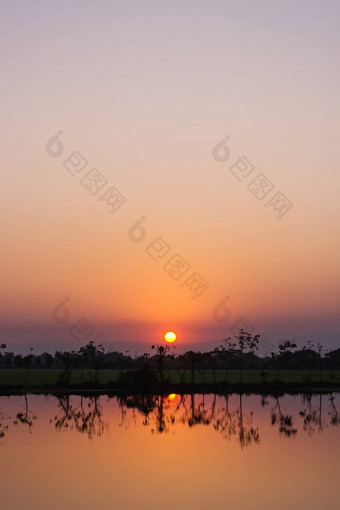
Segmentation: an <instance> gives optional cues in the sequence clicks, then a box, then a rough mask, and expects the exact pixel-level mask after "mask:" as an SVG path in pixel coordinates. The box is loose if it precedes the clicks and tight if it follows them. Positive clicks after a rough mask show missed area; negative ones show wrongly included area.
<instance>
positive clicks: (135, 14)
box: [0, 0, 340, 350]
mask: <svg viewBox="0 0 340 510" xmlns="http://www.w3.org/2000/svg"><path fill="white" fill-rule="evenodd" d="M0 10H1V15H0V19H1V21H0V23H1V30H0V40H1V50H0V51H1V55H0V60H1V70H2V79H1V82H0V98H1V104H2V109H1V110H2V115H1V118H0V123H1V127H2V135H1V136H2V151H1V153H0V169H1V181H2V188H1V201H0V211H1V218H2V221H1V224H0V234H1V237H0V239H1V265H0V272H1V296H0V325H1V330H0V337H1V338H0V340H1V341H5V342H6V343H7V345H8V348H10V349H11V350H15V349H16V350H20V348H21V350H25V349H26V348H27V346H28V345H31V344H32V345H34V346H36V347H37V349H38V350H52V349H54V348H55V347H57V346H58V347H65V346H66V345H71V344H72V342H73V344H74V346H75V342H74V340H73V339H72V337H71V336H70V333H69V329H70V327H72V325H73V324H74V323H75V322H76V321H77V320H78V319H79V318H86V320H87V321H88V322H89V323H90V324H91V325H92V327H93V328H94V330H95V333H96V334H97V333H98V335H99V334H102V335H104V336H105V339H106V341H107V342H112V343H113V344H114V345H116V346H119V347H121V345H125V346H126V348H130V347H131V348H137V347H138V342H146V343H149V344H150V343H153V342H155V341H157V340H160V339H161V337H162V334H163V333H164V331H166V330H168V329H170V330H171V329H172V330H174V331H176V332H177V333H178V334H179V340H180V341H181V342H182V345H184V344H185V345H187V344H191V346H192V347H198V346H199V344H201V342H211V343H213V342H214V341H215V340H220V339H221V338H224V337H226V336H228V335H230V327H232V326H233V324H235V322H237V321H238V320H239V318H240V317H246V319H247V320H248V321H249V323H251V324H252V325H253V326H254V328H255V330H256V332H260V333H262V334H264V335H266V337H267V338H269V339H270V340H272V341H273V342H276V341H277V340H278V339H280V338H295V339H297V340H298V341H299V342H303V341H305V340H306V339H312V340H315V341H320V340H321V341H323V342H324V343H325V344H327V345H328V346H329V347H336V346H338V344H339V329H340V328H339V297H340V296H339V294H340V293H339V279H340V278H339V262H338V261H339V226H340V225H339V222H340V221H339V219H340V211H339V209H340V206H339V199H338V194H339V184H340V176H339V171H338V166H339V157H338V133H339V127H340V126H339V125H340V121H339V113H340V111H339V86H340V83H339V82H340V79H339V78H340V72H339V50H340V26H339V25H340V4H339V2H337V1H300V0H297V1H296V0H294V1H269V0H267V1H257V2H251V1H239V2H235V1H234V2H229V1H204V2H202V1H195V2H194V1H186V2H183V1H177V0H175V1H172V2H165V1H157V2H156V1H146V2H137V1H111V2H101V1H99V2H87V1H81V2H78V1H71V2H68V1H58V2H52V1H47V2H46V1H44V2H35V1H31V2H24V1H16V2H11V1H3V0H2V1H1V2H0ZM59 130H62V131H63V135H62V136H61V140H62V143H63V146H64V151H63V153H62V154H61V155H60V156H59V157H51V156H50V155H48V154H47V152H46V149H45V147H46V143H47V142H48V141H49V140H50V139H51V138H52V137H53V136H54V135H55V134H56V133H57V132H58V131H59ZM226 135H227V136H229V137H230V139H229V140H228V143H227V145H228V148H229V150H230V158H229V159H228V161H226V162H222V163H221V162H217V161H216V160H215V159H214V158H213V155H212V150H213V148H214V147H215V146H216V144H217V143H218V142H219V141H220V140H221V139H223V138H224V137H225V136H226ZM74 151H79V152H80V153H81V154H82V156H83V157H84V158H85V159H86V160H87V162H88V165H87V167H86V168H85V169H84V170H83V172H82V173H81V174H79V176H72V175H71V174H70V173H69V172H68V171H67V170H66V169H65V168H64V167H63V162H64V161H65V160H66V159H67V158H68V157H69V155H70V153H72V152H74ZM241 156H246V157H247V158H248V160H249V161H250V162H251V163H252V164H253V165H254V167H255V170H254V171H253V173H252V175H251V176H250V177H249V178H248V179H247V180H245V181H244V182H239V181H238V180H237V179H236V178H235V176H234V175H233V174H232V173H231V171H230V167H231V166H232V165H233V164H234V163H235V162H236V161H237V160H238V158H239V157H241ZM92 168H97V169H98V170H100V171H101V173H102V174H103V175H104V176H105V178H106V179H107V181H108V182H107V184H106V186H105V187H104V188H103V190H102V191H101V192H100V193H98V194H96V195H94V196H92V195H91V194H90V193H89V192H88V191H87V190H86V189H85V188H84V187H83V186H82V185H81V183H80V181H81V179H82V177H83V176H84V175H85V174H86V173H87V172H88V171H90V170H91V169H92ZM260 172H263V173H264V174H265V175H266V176H267V177H268V178H269V179H270V181H271V182H272V183H273V185H275V189H274V190H273V191H272V192H271V193H270V194H269V195H268V197H267V198H265V199H264V200H263V201H259V200H258V199H257V198H255V197H254V196H253V195H252V194H251V193H250V191H249V189H248V188H247V185H248V184H249V183H250V182H251V180H252V179H253V177H255V176H256V175H257V174H258V173H260ZM110 186H115V187H116V188H118V189H119V191H120V192H121V193H122V194H123V195H124V196H125V197H126V199H127V201H126V203H125V204H124V205H123V206H122V207H121V208H120V209H119V210H117V211H116V212H115V213H114V214H110V213H109V212H108V207H107V204H105V202H103V201H100V200H99V198H100V196H101V195H102V194H103V193H104V192H105V191H106V190H108V189H109V187H110ZM278 191H281V192H282V193H284V194H285V195H286V197H288V198H289V200H290V201H291V202H292V203H293V204H294V205H293V207H292V209H291V210H290V211H288V213H287V214H286V215H285V216H284V217H283V218H281V219H280V220H278V219H277V218H276V217H275V211H274V210H273V208H272V207H269V206H267V207H266V206H265V204H266V202H267V201H268V200H269V199H270V198H272V197H273V196H274V195H275V193H276V192H278ZM141 216H144V217H145V218H146V220H145V221H144V224H143V225H144V228H145V230H146V238H145V240H144V241H142V242H140V243H135V242H133V241H132V240H131V239H130V238H129V236H128V230H129V228H130V227H131V225H132V224H134V223H135V222H136V221H137V220H138V219H140V217H141ZM156 237H162V238H163V240H164V241H165V242H166V243H167V245H168V246H169V247H170V251H169V252H168V254H167V255H166V256H165V257H164V258H163V259H161V260H160V261H159V262H158V263H157V262H155V261H154V260H152V258H150V256H149V255H148V254H147V253H146V251H145V250H146V248H147V246H148V245H149V244H150V243H151V242H152V241H153V240H154V238H156ZM175 253H179V254H180V255H181V256H182V257H183V258H184V259H185V260H186V261H187V263H188V264H189V265H190V270H189V271H188V272H187V274H186V275H185V276H183V277H182V278H181V279H180V280H179V281H178V282H176V281H174V280H172V279H171V278H170V277H169V276H168V275H167V274H166V272H165V271H164V270H163V268H162V266H163V264H164V263H165V262H166V261H167V260H168V259H169V258H170V257H171V256H172V255H174V254H175ZM192 272H197V273H199V274H200V275H201V276H202V277H203V278H204V280H205V281H206V282H207V283H208V284H209V287H208V289H207V290H206V291H205V292H204V293H203V294H202V295H201V296H200V297H199V298H198V299H197V300H194V299H192V297H191V295H190V292H189V289H188V288H186V287H185V286H181V284H182V283H183V282H184V281H185V280H186V278H187V277H188V276H190V274H191V273H192ZM226 296H227V297H228V298H229V301H228V304H227V306H228V309H229V315H230V317H229V315H228V317H229V318H228V320H225V321H224V322H216V320H215V319H214V317H213V310H214V309H215V307H216V306H217V305H218V304H219V303H220V302H221V300H223V299H224V298H225V297H226ZM65 297H68V298H69V302H68V303H67V306H68V310H69V313H70V316H69V319H68V322H67V323H63V324H61V322H56V321H55V315H53V313H52V311H53V310H54V309H55V307H56V306H57V305H58V304H59V303H60V302H61V301H62V300H63V299H64V298H65ZM53 317H54V318H53ZM91 335H92V333H91ZM124 342H125V344H124ZM178 345H179V346H180V342H179V343H178ZM20 346H21V347H20ZM136 346H137V347H136Z"/></svg>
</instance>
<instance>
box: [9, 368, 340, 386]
mask: <svg viewBox="0 0 340 510" xmlns="http://www.w3.org/2000/svg"><path fill="white" fill-rule="evenodd" d="M122 372H127V371H126V370H100V371H99V382H100V383H101V384H107V383H108V382H109V381H112V382H116V381H117V379H118V377H119V375H120V374H121V373H122ZM60 373H61V370H59V369H29V370H28V372H27V371H26V370H25V369H15V368H13V369H5V368H4V369H0V386H8V385H10V386H27V387H29V388H33V387H42V386H54V385H56V383H57V382H58V379H59V376H60ZM165 377H166V379H167V381H168V382H169V383H172V384H179V383H180V382H181V377H182V380H183V382H184V383H188V384H189V383H190V382H191V373H190V371H188V370H187V371H181V375H180V374H179V373H178V371H177V370H168V371H166V372H165ZM93 379H94V372H93V371H92V370H84V371H83V373H81V371H80V370H73V371H72V374H71V379H70V384H71V385H77V384H80V383H81V382H91V381H93ZM277 380H279V381H281V382H282V383H284V384H294V383H296V384H304V383H306V384H310V383H312V384H314V385H317V384H318V383H319V382H320V374H319V371H318V370H314V371H311V372H309V371H301V370H282V371H280V372H276V371H266V372H264V373H262V371H261V370H243V372H242V382H243V383H244V384H254V385H259V384H264V383H272V382H276V381H277ZM215 382H216V383H229V384H239V382H240V373H239V371H238V370H229V371H226V370H216V372H215V377H214V373H213V371H212V370H204V371H196V373H195V384H200V385H202V384H203V385H204V384H214V383H215ZM321 382H322V383H323V384H325V383H330V384H333V385H340V370H338V371H333V372H331V371H323V372H322V373H321Z"/></svg>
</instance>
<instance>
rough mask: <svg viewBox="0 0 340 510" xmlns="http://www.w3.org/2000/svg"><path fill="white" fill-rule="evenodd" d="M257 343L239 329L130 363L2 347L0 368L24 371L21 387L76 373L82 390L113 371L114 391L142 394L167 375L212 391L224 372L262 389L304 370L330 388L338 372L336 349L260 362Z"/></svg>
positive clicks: (102, 355) (290, 348) (123, 357)
mask: <svg viewBox="0 0 340 510" xmlns="http://www.w3.org/2000/svg"><path fill="white" fill-rule="evenodd" d="M260 338H261V337H260V335H251V334H250V333H248V332H246V331H244V330H243V329H241V330H240V332H239V334H238V335H236V336H235V337H234V338H233V339H232V338H230V337H228V338H226V339H224V340H223V341H222V342H221V343H220V345H218V346H217V347H216V348H215V349H213V350H211V351H208V352H200V351H192V350H190V351H187V352H185V353H183V354H178V355H176V353H175V348H174V347H173V346H170V345H168V344H165V345H153V346H152V347H151V350H152V354H150V353H144V354H143V355H141V356H135V357H134V358H133V357H131V356H130V355H129V354H128V353H125V354H124V353H120V352H115V351H107V350H106V349H105V347H104V346H103V345H101V344H98V345H96V344H95V343H94V342H93V341H89V342H88V343H87V344H86V345H84V346H82V347H80V349H79V350H78V351H57V352H56V353H55V354H54V355H52V354H50V353H47V352H44V353H43V354H40V355H35V354H34V353H33V348H31V349H30V352H29V354H27V355H26V356H22V355H20V354H17V355H15V354H14V353H11V352H7V351H5V349H6V345H5V344H2V345H0V367H1V368H22V369H25V373H26V382H27V378H28V374H29V369H31V368H36V369H39V368H44V369H56V368H57V369H59V370H60V376H59V380H58V385H59V386H69V385H70V379H71V374H72V372H73V371H75V370H77V371H79V372H80V384H83V383H84V384H85V379H86V384H89V383H91V384H92V385H94V386H99V385H100V381H99V374H100V371H101V370H102V369H107V370H115V369H116V370H121V371H122V372H121V374H120V376H119V378H118V381H116V385H119V386H124V385H125V386H127V387H133V388H136V389H138V388H139V389H140V390H141V391H152V390H153V389H155V388H156V387H157V388H159V387H161V388H162V387H164V385H166V383H167V373H168V371H173V372H175V373H176V377H177V379H178V381H179V384H181V386H182V387H184V386H185V385H195V384H196V382H197V375H198V374H200V383H201V384H203V385H204V384H205V383H206V382H207V381H206V380H205V377H206V374H207V373H208V372H210V376H211V377H212V382H213V384H214V385H215V386H216V385H217V382H218V381H217V379H218V377H217V375H218V373H221V371H224V373H225V379H226V381H228V379H229V372H230V371H235V370H237V371H238V373H239V381H238V382H239V384H242V383H243V374H244V371H245V370H260V371H261V383H262V384H266V383H267V382H268V380H267V376H268V371H274V372H275V373H276V379H277V381H279V379H280V374H281V373H282V371H287V370H303V371H304V372H305V382H308V380H309V381H311V380H312V372H314V373H315V371H317V373H318V378H319V382H320V383H321V382H322V375H323V371H326V370H327V371H330V379H329V380H330V382H332V380H333V378H334V373H335V372H336V371H337V370H339V369H340V349H335V350H332V351H326V349H325V348H324V347H323V346H322V345H321V344H320V343H318V344H317V345H316V346H315V345H314V344H313V343H312V342H311V341H308V342H307V343H306V345H304V346H303V347H302V349H297V345H296V343H295V342H294V341H291V340H282V341H280V342H279V345H278V349H277V351H276V352H272V353H271V355H270V356H265V357H260V356H258V355H257V354H256V351H257V350H258V347H259V343H260ZM85 375H86V377H85ZM314 382H315V376H314ZM328 382H329V381H328Z"/></svg>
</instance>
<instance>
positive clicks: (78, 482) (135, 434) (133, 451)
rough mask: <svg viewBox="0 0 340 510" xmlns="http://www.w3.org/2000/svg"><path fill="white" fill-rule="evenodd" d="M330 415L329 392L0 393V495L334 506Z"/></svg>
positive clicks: (110, 502) (13, 505) (339, 486)
mask: <svg viewBox="0 0 340 510" xmlns="http://www.w3.org/2000/svg"><path fill="white" fill-rule="evenodd" d="M338 411H339V414H338ZM339 425H340V394H329V395H322V396H318V395H314V396H303V395H296V396H283V397H279V398H274V397H261V396H259V395H251V396H245V395H243V396H239V395H231V396H229V397H221V396H214V395H208V396H207V395H206V396H202V395H185V396H182V397H181V396H180V395H170V396H168V397H159V396H156V397H125V398H117V397H111V398H109V397H107V396H95V397H91V398H89V397H79V396H70V397H62V398H57V397H54V396H47V397H46V396H35V395H27V396H26V397H25V396H11V397H0V454H1V475H0V479H1V486H2V490H1V502H0V504H1V508H2V509H5V510H7V509H26V510H30V509H32V510H33V509H34V510H38V509H44V510H45V509H60V508H66V509H90V508H91V509H92V508H98V509H112V508H117V509H142V510H143V509H157V510H159V509H162V510H166V509H174V508H178V509H189V510H191V509H195V510H197V509H202V510H203V509H204V510H206V509H211V510H215V509H225V508H228V507H229V508H231V509H236V510H237V509H248V508H249V509H253V510H256V509H261V510H263V509H267V508H268V509H269V508H270V509H285V510H286V509H287V508H293V509H295V508H307V509H321V508H322V509H328V508H329V509H331V508H332V509H333V508H336V507H338V504H339V501H340V479H339V473H340V455H339V453H340V451H339V446H340V444H339V437H340V436H339V431H340V427H339Z"/></svg>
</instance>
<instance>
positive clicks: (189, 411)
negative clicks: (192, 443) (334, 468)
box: [0, 393, 340, 449]
mask: <svg viewBox="0 0 340 510" xmlns="http://www.w3.org/2000/svg"><path fill="white" fill-rule="evenodd" d="M32 398H34V399H37V398H41V399H44V398H45V397H42V396H41V397H37V396H32V395H23V396H20V397H8V398H6V397H3V398H1V401H2V410H1V412H0V438H4V437H5V436H6V433H7V432H8V430H9V427H10V425H11V424H13V425H16V426H18V425H24V426H25V427H27V429H28V432H29V433H32V431H33V428H34V423H35V421H36V420H37V419H38V418H39V412H37V411H36V410H35V411H33V410H32V409H31V407H30V400H31V399H32ZM49 398H50V399H52V402H53V407H54V408H55V413H54V415H53V417H52V418H50V419H49V423H50V424H53V425H54V428H55V430H56V431H57V432H60V431H62V430H71V431H75V432H79V433H81V434H85V435H87V437H88V438H89V439H92V438H94V437H95V436H96V437H100V436H102V435H103V433H104V432H105V430H106V429H108V428H109V427H110V424H111V423H112V421H113V420H116V421H118V424H119V426H120V427H121V428H125V429H129V428H130V426H131V425H133V426H142V427H145V428H148V429H149V430H150V433H151V434H166V433H169V432H173V433H175V432H176V429H177V428H178V427H181V426H184V427H188V428H190V429H192V428H194V427H209V428H211V430H214V431H216V432H218V433H219V434H220V435H221V437H222V438H224V439H228V440H235V441H237V442H238V443H239V445H240V447H241V448H242V449H243V448H244V447H247V446H251V445H256V444H259V443H260V440H261V427H263V426H264V425H265V423H266V422H267V423H270V424H271V426H272V427H273V429H275V428H276V429H277V430H278V433H279V436H280V437H282V436H284V437H286V438H290V437H294V436H296V435H297V434H298V433H304V434H307V435H308V436H310V437H311V436H312V435H313V434H314V433H315V432H319V433H321V432H323V431H324V429H325V428H327V427H329V426H332V427H335V426H337V425H339V423H340V418H339V416H338V406H339V401H340V394H333V393H330V394H319V395H312V394H303V395H297V396H294V397H291V396H290V397H288V396H282V395H280V396H279V395H276V396H265V395H263V396H260V397H259V396H255V395H252V396H245V395H242V394H238V395H236V394H233V395H223V396H221V395H200V394H190V395H176V394H174V393H172V394H170V395H167V396H163V395H118V396H117V395H114V396H106V395H98V394H97V395H94V396H93V395H91V396H86V397H85V396H75V395H63V396H57V397H49ZM11 399H16V401H17V399H20V401H21V403H20V408H19V409H16V410H14V413H13V410H12V415H10V414H9V412H8V410H6V407H7V406H6V403H8V402H10V401H11ZM292 399H293V400H292ZM39 407H40V406H39ZM112 410H113V411H114V412H113V414H112V412H111V411H112ZM255 411H256V412H255ZM13 414H14V418H13ZM106 415H107V416H106ZM255 416H256V418H255Z"/></svg>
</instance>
